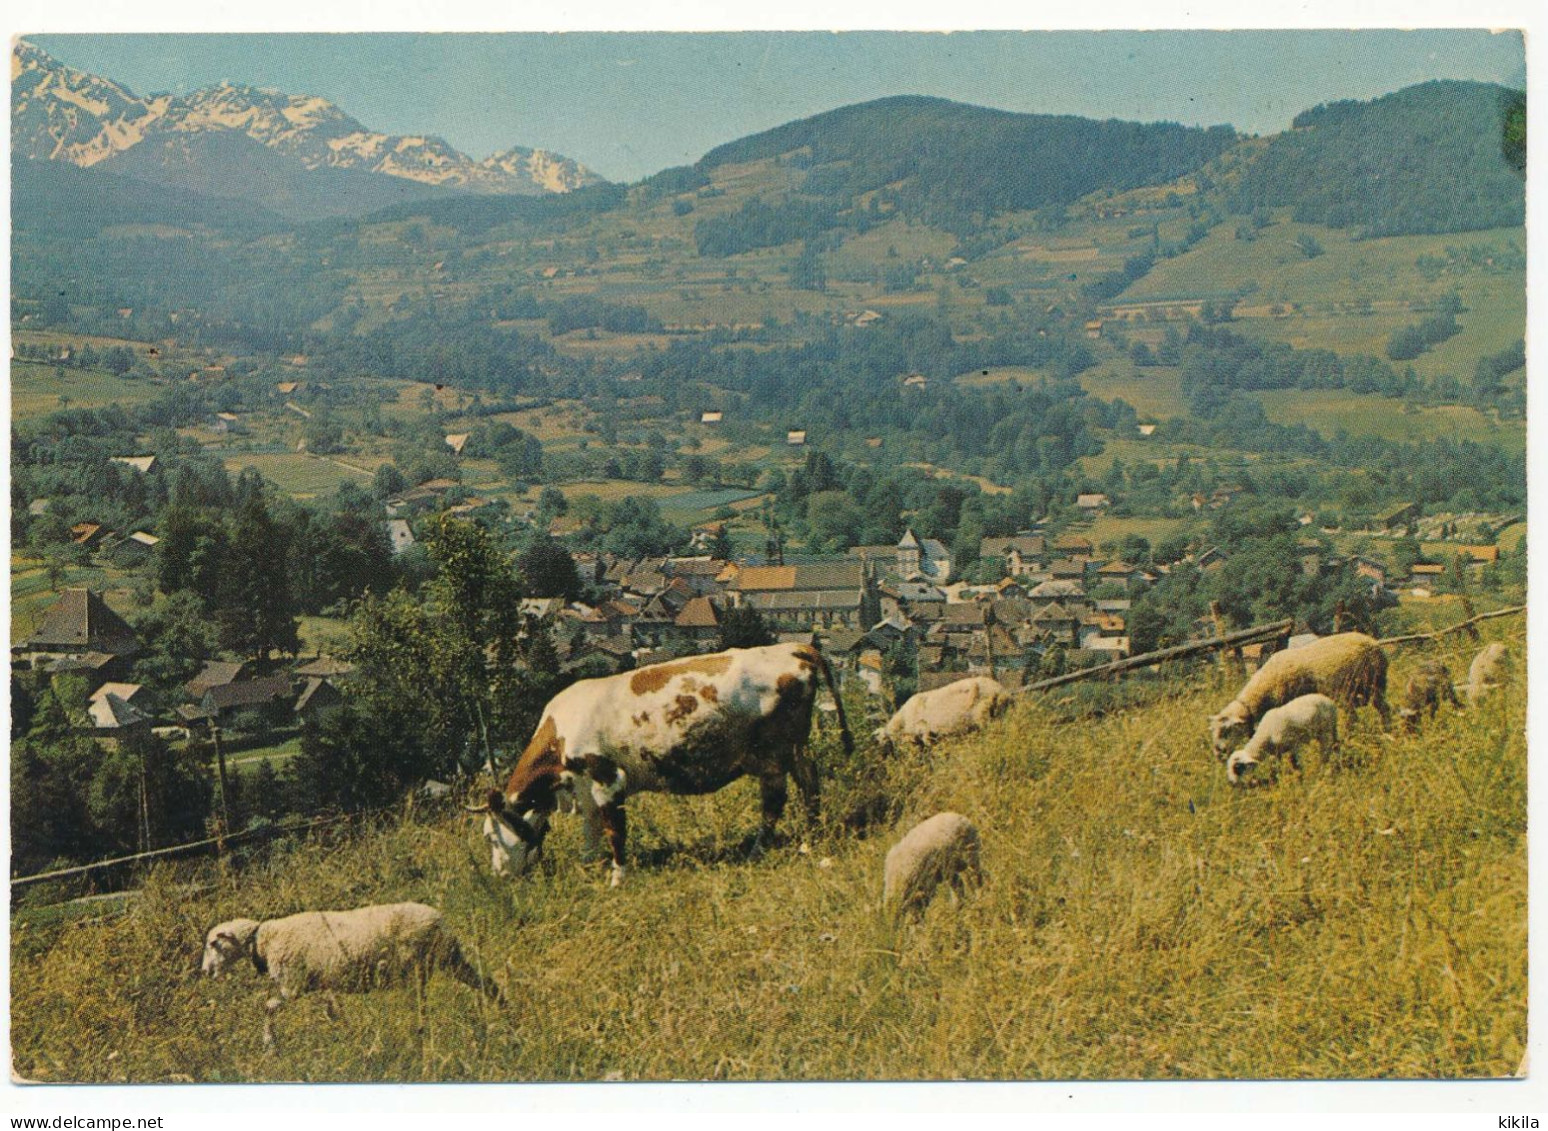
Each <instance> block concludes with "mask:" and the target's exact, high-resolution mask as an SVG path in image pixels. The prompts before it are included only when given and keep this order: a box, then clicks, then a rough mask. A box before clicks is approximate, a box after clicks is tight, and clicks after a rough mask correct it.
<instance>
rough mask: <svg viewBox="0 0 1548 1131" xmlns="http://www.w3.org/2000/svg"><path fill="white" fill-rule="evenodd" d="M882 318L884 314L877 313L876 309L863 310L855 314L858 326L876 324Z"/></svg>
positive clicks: (855, 321) (855, 322)
mask: <svg viewBox="0 0 1548 1131" xmlns="http://www.w3.org/2000/svg"><path fill="white" fill-rule="evenodd" d="M881 320H882V316H881V315H880V314H878V313H876V311H874V310H862V311H861V312H860V313H859V314H857V315H855V318H854V324H855V325H856V326H874V325H875V324H876V323H878V322H880V321H881Z"/></svg>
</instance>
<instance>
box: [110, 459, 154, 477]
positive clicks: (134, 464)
mask: <svg viewBox="0 0 1548 1131" xmlns="http://www.w3.org/2000/svg"><path fill="white" fill-rule="evenodd" d="M112 462H113V463H121V464H123V465H124V466H125V467H131V468H133V469H134V470H135V471H138V472H141V473H144V472H148V471H150V469H151V468H153V467H155V466H156V457H155V456H113V457H112Z"/></svg>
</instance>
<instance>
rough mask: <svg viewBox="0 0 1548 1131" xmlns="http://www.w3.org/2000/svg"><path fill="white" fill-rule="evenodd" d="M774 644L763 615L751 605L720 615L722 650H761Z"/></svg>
mask: <svg viewBox="0 0 1548 1131" xmlns="http://www.w3.org/2000/svg"><path fill="white" fill-rule="evenodd" d="M773 643H774V633H773V632H771V631H769V626H768V624H767V622H765V621H764V619H763V615H762V614H761V613H759V612H758V610H757V609H755V608H753V607H752V606H751V605H737V606H733V607H731V608H729V609H726V610H725V611H724V612H722V613H721V614H720V646H721V648H761V647H762V646H764V645H765V644H773Z"/></svg>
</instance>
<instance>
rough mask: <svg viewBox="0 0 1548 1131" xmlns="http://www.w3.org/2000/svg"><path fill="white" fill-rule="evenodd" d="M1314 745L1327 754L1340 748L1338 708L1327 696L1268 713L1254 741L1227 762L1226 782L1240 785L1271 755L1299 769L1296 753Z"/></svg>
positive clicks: (1298, 699)
mask: <svg viewBox="0 0 1548 1131" xmlns="http://www.w3.org/2000/svg"><path fill="white" fill-rule="evenodd" d="M1313 741H1315V742H1316V743H1317V744H1318V745H1319V746H1320V747H1322V751H1323V753H1324V754H1326V753H1327V752H1328V751H1330V750H1332V749H1333V748H1334V747H1336V746H1337V745H1338V706H1337V704H1335V703H1334V702H1333V700H1331V699H1329V698H1328V697H1327V696H1326V695H1301V696H1297V697H1296V698H1294V699H1292V700H1290V702H1288V703H1286V704H1285V705H1284V706H1282V707H1275V708H1274V709H1273V710H1272V711H1265V712H1264V713H1263V718H1262V719H1261V720H1259V722H1258V729H1257V730H1255V731H1253V734H1252V739H1251V740H1250V741H1249V742H1248V743H1247V745H1246V746H1243V747H1242V748H1241V749H1240V750H1238V751H1236V752H1235V753H1234V754H1232V755H1231V757H1230V758H1229V759H1227V760H1226V778H1227V779H1229V781H1230V782H1231V784H1232V785H1240V784H1241V783H1242V779H1243V777H1244V776H1245V775H1246V774H1249V773H1251V772H1252V771H1253V770H1254V769H1256V768H1257V766H1258V764H1259V763H1260V762H1261V761H1262V760H1263V759H1264V758H1266V757H1268V756H1269V755H1275V756H1283V757H1288V758H1289V759H1290V764H1291V765H1292V766H1294V767H1296V768H1297V769H1299V768H1300V765H1301V760H1300V758H1299V757H1297V753H1298V752H1299V751H1300V749H1301V747H1303V746H1305V745H1306V744H1307V743H1308V742H1313Z"/></svg>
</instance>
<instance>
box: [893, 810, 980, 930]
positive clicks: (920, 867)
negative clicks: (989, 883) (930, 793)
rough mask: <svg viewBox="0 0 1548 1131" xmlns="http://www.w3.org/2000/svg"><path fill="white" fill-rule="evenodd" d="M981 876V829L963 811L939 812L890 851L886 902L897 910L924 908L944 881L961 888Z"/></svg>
mask: <svg viewBox="0 0 1548 1131" xmlns="http://www.w3.org/2000/svg"><path fill="white" fill-rule="evenodd" d="M978 875H979V841H978V830H977V829H976V828H974V827H973V822H972V821H969V820H968V819H967V818H966V817H964V816H963V815H962V814H960V813H937V814H936V815H935V816H933V817H931V818H930V819H929V820H926V821H921V822H920V823H919V824H917V825H915V826H914V827H913V828H912V829H910V830H909V831H908V832H907V833H906V834H905V835H904V837H903V839H902V840H900V841H898V843H897V844H895V845H893V846H892V849H891V850H890V851H889V852H888V853H887V864H886V873H885V878H884V880H883V887H882V901H883V902H884V903H886V904H888V905H890V906H892V907H893V908H894V909H895V910H896V911H899V912H901V911H904V910H909V909H914V908H919V907H923V906H924V905H925V904H926V903H928V902H929V901H930V898H931V897H932V896H933V895H934V894H935V890H936V888H938V887H939V886H940V885H941V884H942V883H950V884H952V885H953V886H954V887H957V888H959V889H960V888H961V886H962V884H963V881H964V879H965V878H966V877H969V876H971V877H975V878H976V877H977V876H978Z"/></svg>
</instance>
